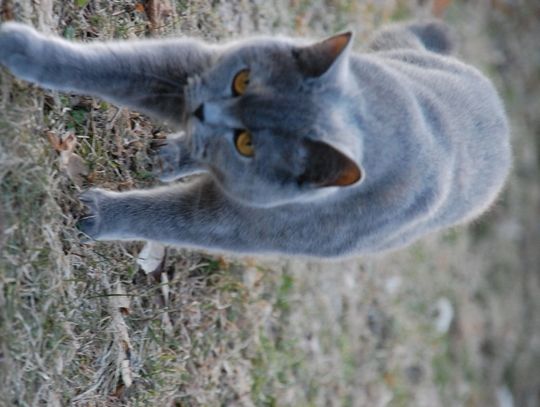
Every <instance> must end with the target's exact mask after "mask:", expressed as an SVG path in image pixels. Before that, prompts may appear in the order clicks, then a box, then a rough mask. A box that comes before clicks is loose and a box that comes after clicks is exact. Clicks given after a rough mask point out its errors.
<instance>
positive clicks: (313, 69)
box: [293, 31, 353, 78]
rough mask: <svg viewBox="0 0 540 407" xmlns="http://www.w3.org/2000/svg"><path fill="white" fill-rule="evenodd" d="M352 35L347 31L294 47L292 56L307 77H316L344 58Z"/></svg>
mask: <svg viewBox="0 0 540 407" xmlns="http://www.w3.org/2000/svg"><path fill="white" fill-rule="evenodd" d="M352 37H353V33H352V32H351V31H348V32H345V33H342V34H337V35H334V36H333V37H330V38H327V39H326V40H324V41H321V42H317V43H315V44H313V45H308V46H305V47H300V48H296V49H294V50H293V56H294V58H295V59H296V63H297V64H298V68H299V69H300V71H301V72H302V73H303V74H304V75H305V76H307V77H311V78H317V77H320V76H322V75H324V74H325V73H326V72H328V71H330V70H331V68H332V67H333V66H335V65H338V64H339V62H340V60H342V59H344V58H346V54H347V53H348V49H349V48H350V47H351V45H350V44H351V42H352V41H351V40H352Z"/></svg>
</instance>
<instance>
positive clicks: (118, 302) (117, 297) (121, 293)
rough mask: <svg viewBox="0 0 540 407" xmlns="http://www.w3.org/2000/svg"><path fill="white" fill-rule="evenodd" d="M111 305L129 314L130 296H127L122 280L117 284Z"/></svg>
mask: <svg viewBox="0 0 540 407" xmlns="http://www.w3.org/2000/svg"><path fill="white" fill-rule="evenodd" d="M111 306H113V307H115V308H116V309H118V310H119V311H120V312H121V313H122V314H124V315H127V314H129V311H130V302H129V297H128V296H127V294H126V290H125V289H124V286H123V284H122V283H121V282H120V281H118V282H117V283H116V284H115V287H114V295H113V296H112V297H111Z"/></svg>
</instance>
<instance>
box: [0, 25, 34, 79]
mask: <svg viewBox="0 0 540 407" xmlns="http://www.w3.org/2000/svg"><path fill="white" fill-rule="evenodd" d="M43 45H44V41H43V37H42V36H41V35H40V34H39V33H38V32H37V31H36V30H34V29H33V28H32V27H29V26H27V25H24V24H20V23H13V22H8V23H2V25H0V65H4V66H5V67H6V68H7V69H9V70H10V71H11V72H12V73H13V74H14V75H16V76H18V77H20V78H23V79H26V80H30V81H35V80H36V76H37V74H38V71H39V69H40V64H39V62H40V59H41V57H40V56H41V54H42V51H43Z"/></svg>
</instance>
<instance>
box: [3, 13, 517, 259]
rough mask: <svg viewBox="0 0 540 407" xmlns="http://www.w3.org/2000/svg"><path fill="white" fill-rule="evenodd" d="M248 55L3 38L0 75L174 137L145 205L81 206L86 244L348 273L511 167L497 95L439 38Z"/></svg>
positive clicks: (12, 26)
mask: <svg viewBox="0 0 540 407" xmlns="http://www.w3.org/2000/svg"><path fill="white" fill-rule="evenodd" d="M351 42H352V34H351V33H343V34H339V35H335V36H333V37H331V38H328V39H326V40H324V41H322V42H315V43H313V42H306V41H303V40H297V39H290V38H254V39H248V40H243V41H238V42H232V43H229V44H225V45H209V44H205V43H202V42H200V41H197V40H193V39H168V40H160V41H150V40H148V41H133V42H109V43H93V44H76V43H72V42H67V41H65V40H62V39H59V38H49V37H46V36H44V35H42V34H39V33H37V32H36V31H35V30H33V29H32V28H30V27H28V26H24V25H21V24H16V23H5V24H3V25H2V27H1V30H0V63H1V64H3V65H4V66H5V67H7V68H8V69H9V70H10V71H11V72H12V73H13V74H14V75H16V76H18V77H20V78H23V79H25V80H28V81H31V82H34V83H37V84H39V85H41V86H43V87H45V88H49V89H56V90H61V91H67V92H76V93H82V94H88V95H93V96H97V97H100V98H103V99H106V100H108V101H111V102H113V103H116V104H118V105H123V106H128V107H130V108H133V109H137V110H139V111H142V112H144V113H147V114H149V115H152V116H154V117H157V118H160V119H164V120H166V121H167V122H168V123H169V124H171V125H176V126H178V127H180V128H182V129H183V131H184V132H183V133H182V135H181V136H177V137H173V138H170V139H168V140H167V141H166V142H164V143H163V145H162V146H161V148H160V150H159V153H158V164H159V165H160V166H161V168H162V175H161V179H162V180H163V181H173V180H176V179H179V178H182V177H185V176H186V175H191V174H196V173H197V174H200V175H199V176H197V177H194V179H193V180H192V181H191V182H189V183H176V184H172V185H169V186H165V187H159V188H155V189H151V190H144V191H129V192H121V193H119V192H112V191H104V190H101V189H91V190H89V191H87V192H85V193H84V194H82V196H81V200H82V201H83V202H84V203H85V204H86V205H87V207H88V210H89V216H87V217H85V218H84V219H82V220H81V221H80V222H79V223H80V228H81V230H82V231H83V232H84V233H85V234H87V235H88V236H90V237H91V238H93V239H96V240H153V241H159V242H163V243H167V244H174V245H180V246H184V247H190V248H197V249H204V250H209V251H218V252H233V253H240V254H250V255H259V254H283V255H299V256H312V257H327V258H331V257H343V256H351V255H360V254H364V253H374V252H380V251H383V250H388V249H395V248H399V247H402V246H404V245H406V244H409V243H411V242H413V241H414V240H415V239H417V238H419V237H421V236H423V235H425V234H427V233H430V232H433V231H435V230H438V229H441V228H445V227H449V226H453V225H456V224H458V223H463V222H466V221H470V220H472V219H474V218H475V217H477V216H479V215H480V214H481V213H482V212H484V211H485V210H486V209H488V207H489V206H490V204H491V203H492V202H493V201H494V200H495V198H496V196H497V194H498V193H499V191H500V190H501V188H502V186H503V184H504V181H505V179H506V177H507V174H508V172H509V168H510V165H511V150H510V145H509V131H508V125H507V120H506V117H505V112H504V108H503V105H502V103H501V100H500V98H499V97H498V95H497V92H496V91H495V89H494V88H493V86H492V84H491V83H490V82H489V81H488V80H487V79H486V77H485V76H484V75H482V74H481V73H480V72H479V71H477V70H476V69H474V68H472V67H470V66H468V65H465V64H463V63H461V62H459V61H458V60H456V59H455V58H453V57H452V56H450V54H451V53H452V51H453V43H452V41H451V36H450V35H449V34H448V29H447V27H446V26H445V25H444V24H443V23H440V22H436V21H428V22H415V23H409V24H403V25H393V26H390V27H388V28H386V29H384V30H382V31H380V32H379V33H377V34H376V35H375V36H374V38H373V40H372V42H371V43H370V44H369V47H368V50H367V52H365V53H363V54H355V53H353V52H352V50H351Z"/></svg>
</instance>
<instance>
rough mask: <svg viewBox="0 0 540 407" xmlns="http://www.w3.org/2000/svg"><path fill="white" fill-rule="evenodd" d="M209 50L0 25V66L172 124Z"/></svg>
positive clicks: (187, 42)
mask: <svg viewBox="0 0 540 407" xmlns="http://www.w3.org/2000/svg"><path fill="white" fill-rule="evenodd" d="M212 55H213V54H212V52H211V51H210V49H209V48H208V47H207V46H205V45H204V44H202V43H200V42H198V41H195V40H188V39H185V40H182V39H180V40H164V41H163V40H162V41H150V40H148V41H133V42H106V43H92V44H82V43H75V42H69V41H65V40H63V39H60V38H55V37H47V36H45V35H42V34H40V33H38V32H37V31H35V30H34V29H33V28H31V27H29V26H26V25H23V24H18V23H3V24H2V25H1V26H0V64H1V65H4V66H5V67H6V68H8V69H9V70H10V71H11V72H12V73H13V74H14V75H16V76H18V77H20V78H22V79H25V80H27V81H30V82H33V83H36V84H38V85H40V86H43V87H46V88H49V89H56V90H62V91H69V92H76V93H79V94H86V95H92V96H98V97H102V98H104V99H106V100H109V101H111V102H113V103H115V104H118V105H123V106H127V107H131V108H134V109H136V110H139V111H142V112H145V113H148V114H151V115H153V116H156V117H159V118H162V119H166V120H169V121H170V122H171V123H173V124H180V123H182V121H183V115H184V114H185V112H184V86H185V85H186V83H187V78H188V77H190V76H192V75H195V74H198V73H200V72H201V71H203V70H204V69H205V68H206V67H207V66H209V64H210V61H211V59H212Z"/></svg>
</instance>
